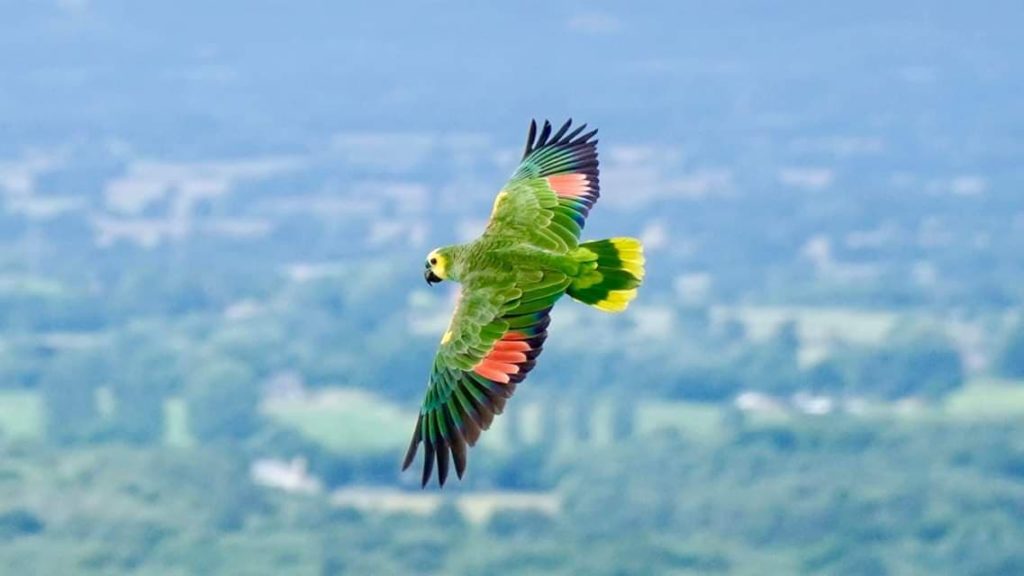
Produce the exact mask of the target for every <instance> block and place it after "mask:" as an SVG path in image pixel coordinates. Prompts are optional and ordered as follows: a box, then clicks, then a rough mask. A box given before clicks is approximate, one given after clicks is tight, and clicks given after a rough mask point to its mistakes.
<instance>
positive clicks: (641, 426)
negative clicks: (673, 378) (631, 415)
mask: <svg viewBox="0 0 1024 576" xmlns="http://www.w3.org/2000/svg"><path fill="white" fill-rule="evenodd" d="M637 412H638V414H637V417H636V422H637V430H636V431H637V432H638V433H640V434H644V433H649V432H654V431H657V430H675V431H677V432H679V433H680V434H681V435H682V436H684V437H686V438H692V439H696V440H712V439H714V438H717V437H718V436H719V435H721V433H722V431H723V430H722V415H723V410H722V408H721V407H720V406H719V405H717V404H704V403H699V402H650V403H646V404H642V405H640V407H639V408H638V409H637Z"/></svg>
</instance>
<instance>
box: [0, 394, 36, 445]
mask: <svg viewBox="0 0 1024 576" xmlns="http://www.w3.org/2000/svg"><path fill="white" fill-rule="evenodd" d="M42 433H43V404H42V401H41V400H40V398H39V394H37V393H36V392H34V391H29V390H2V391H0V435H2V436H4V437H6V438H19V439H25V438H38V437H40V436H42Z"/></svg>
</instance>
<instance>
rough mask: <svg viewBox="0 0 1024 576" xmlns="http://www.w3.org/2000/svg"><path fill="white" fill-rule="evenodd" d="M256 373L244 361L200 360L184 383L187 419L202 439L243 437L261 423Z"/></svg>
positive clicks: (198, 437) (194, 431) (214, 439)
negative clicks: (201, 361)
mask: <svg viewBox="0 0 1024 576" xmlns="http://www.w3.org/2000/svg"><path fill="white" fill-rule="evenodd" d="M256 386H257V383H256V376H255V374H254V373H253V371H252V370H250V369H249V368H248V367H247V366H246V365H245V364H242V363H240V362H238V361H236V360H233V359H230V358H222V357H218V358H214V359H211V360H208V361H205V362H203V363H202V364H200V365H199V366H198V367H197V368H196V369H195V372H194V373H192V374H191V375H190V376H189V378H188V381H187V383H186V387H185V402H186V405H187V406H188V423H189V429H190V430H191V432H192V434H193V435H194V436H195V437H196V438H197V439H199V440H201V441H216V440H240V439H244V438H247V437H249V436H250V435H252V433H253V432H255V431H256V429H257V427H258V424H259V414H258V405H259V391H258V390H257V388H256Z"/></svg>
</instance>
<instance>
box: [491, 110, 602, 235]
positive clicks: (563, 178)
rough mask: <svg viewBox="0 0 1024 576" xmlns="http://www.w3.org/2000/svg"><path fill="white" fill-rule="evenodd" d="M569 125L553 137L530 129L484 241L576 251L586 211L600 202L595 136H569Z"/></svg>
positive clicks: (575, 133) (580, 129) (533, 126)
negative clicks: (508, 240)
mask: <svg viewBox="0 0 1024 576" xmlns="http://www.w3.org/2000/svg"><path fill="white" fill-rule="evenodd" d="M571 125H572V120H569V121H568V122H566V123H565V124H564V125H563V126H562V127H561V128H560V129H559V130H558V131H557V132H556V133H555V134H553V135H552V133H551V131H552V127H551V124H550V123H549V122H547V121H545V122H544V127H543V128H542V129H541V132H540V134H539V135H538V134H537V123H536V122H531V123H530V133H529V135H528V136H527V140H526V150H525V152H524V153H523V160H522V162H521V163H520V164H519V167H518V168H517V169H516V171H515V173H513V175H512V178H511V179H510V180H509V182H508V184H506V185H505V188H504V189H502V191H501V192H500V193H498V198H497V199H496V200H495V203H494V210H493V212H492V213H491V220H490V223H489V224H488V226H487V230H486V231H485V232H484V234H485V235H491V236H502V237H508V238H512V239H515V240H516V241H518V242H522V243H524V244H532V245H533V246H536V247H538V248H542V249H545V250H555V251H559V252H567V251H569V250H572V249H573V248H575V247H576V245H577V244H578V242H579V238H580V233H581V232H582V230H583V225H584V223H585V222H586V218H587V215H588V214H589V213H590V209H591V208H592V207H593V206H594V203H595V202H597V198H598V197H599V196H600V182H599V178H598V172H599V171H598V161H597V140H591V139H592V138H593V137H594V135H595V134H597V130H592V131H590V132H587V133H586V134H582V135H580V133H581V132H583V130H584V129H585V128H586V124H584V125H582V126H580V127H578V128H576V129H575V130H573V131H572V132H569V128H570V127H571Z"/></svg>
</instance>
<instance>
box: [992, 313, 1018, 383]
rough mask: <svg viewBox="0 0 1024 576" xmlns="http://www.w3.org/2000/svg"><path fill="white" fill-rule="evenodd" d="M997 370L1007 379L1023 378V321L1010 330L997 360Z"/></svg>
mask: <svg viewBox="0 0 1024 576" xmlns="http://www.w3.org/2000/svg"><path fill="white" fill-rule="evenodd" d="M996 367H997V370H998V371H999V373H1000V374H1002V375H1003V376H1006V377H1008V378H1024V320H1021V321H1019V322H1017V324H1016V325H1015V326H1014V327H1013V328H1012V329H1011V330H1010V333H1009V335H1008V336H1007V337H1006V341H1005V342H1004V343H1003V346H1002V350H1001V351H1000V353H999V358H998V360H997V366H996Z"/></svg>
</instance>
